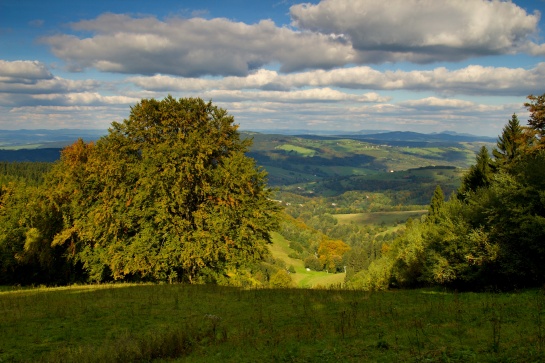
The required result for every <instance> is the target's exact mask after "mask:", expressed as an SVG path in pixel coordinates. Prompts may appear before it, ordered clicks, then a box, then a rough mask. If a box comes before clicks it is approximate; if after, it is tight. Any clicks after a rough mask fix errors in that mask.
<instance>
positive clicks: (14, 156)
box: [0, 148, 61, 162]
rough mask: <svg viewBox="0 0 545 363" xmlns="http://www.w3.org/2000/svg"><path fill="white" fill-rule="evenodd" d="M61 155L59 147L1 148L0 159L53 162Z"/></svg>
mask: <svg viewBox="0 0 545 363" xmlns="http://www.w3.org/2000/svg"><path fill="white" fill-rule="evenodd" d="M60 156H61V149H60V148H46V149H19V150H1V149H0V161H43V162H53V161H56V160H59V158H60Z"/></svg>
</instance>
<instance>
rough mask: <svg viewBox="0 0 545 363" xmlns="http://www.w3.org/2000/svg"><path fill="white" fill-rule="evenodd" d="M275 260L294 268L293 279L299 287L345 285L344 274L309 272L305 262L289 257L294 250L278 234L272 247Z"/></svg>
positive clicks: (274, 235) (274, 237)
mask: <svg viewBox="0 0 545 363" xmlns="http://www.w3.org/2000/svg"><path fill="white" fill-rule="evenodd" d="M270 249H271V253H272V255H273V257H274V258H277V259H280V260H283V261H284V262H286V266H288V267H289V266H293V267H294V268H295V273H294V274H291V275H290V276H291V278H292V280H293V282H294V284H295V286H297V287H302V288H312V287H330V286H340V285H341V284H343V283H344V277H345V274H344V273H327V272H325V271H307V270H306V269H305V265H304V262H303V261H302V260H298V259H295V258H291V257H289V256H288V254H289V253H290V252H292V250H291V249H290V247H289V241H287V240H286V239H285V238H284V237H282V236H281V235H280V234H278V233H273V244H272V245H271V246H270Z"/></svg>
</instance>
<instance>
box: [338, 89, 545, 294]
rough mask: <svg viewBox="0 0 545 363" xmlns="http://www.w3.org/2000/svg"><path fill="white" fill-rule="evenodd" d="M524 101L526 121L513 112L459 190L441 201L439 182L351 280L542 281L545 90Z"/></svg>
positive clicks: (367, 284) (477, 284)
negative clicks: (425, 203)
mask: <svg viewBox="0 0 545 363" xmlns="http://www.w3.org/2000/svg"><path fill="white" fill-rule="evenodd" d="M528 100H529V102H527V103H525V107H526V108H527V109H528V110H529V112H530V119H529V120H528V123H527V125H525V126H523V125H521V124H520V122H519V120H518V116H517V115H516V114H513V115H512V117H511V119H510V120H509V121H508V123H507V124H506V125H505V127H504V128H503V131H502V134H501V135H500V136H499V138H498V141H497V145H496V147H495V148H494V149H493V150H492V153H490V152H489V151H488V149H487V148H486V147H483V148H482V149H481V150H480V152H479V153H478V154H477V156H476V162H475V164H474V165H473V166H471V168H470V169H469V170H468V171H467V172H466V173H465V174H464V176H463V178H462V183H461V186H460V188H459V189H458V190H457V192H456V193H453V194H452V195H451V196H450V197H449V198H448V200H445V196H444V194H443V191H442V190H441V188H440V187H437V188H436V190H435V192H434V195H433V198H432V200H431V204H430V206H429V213H428V215H427V217H426V218H423V219H422V220H409V221H408V222H407V224H406V227H405V231H404V233H403V234H402V235H401V236H400V237H398V238H396V239H395V240H394V241H393V243H392V244H391V246H389V247H390V248H389V251H388V252H387V253H384V254H383V255H382V256H381V257H380V258H379V259H377V260H375V261H373V262H371V264H370V265H369V266H368V267H367V268H365V269H362V270H361V271H358V272H357V273H356V274H355V275H354V276H353V277H352V278H351V279H350V280H349V281H348V283H349V285H351V286H354V287H360V288H365V289H369V290H380V289H386V288H388V287H392V286H397V287H418V286H429V285H441V286H447V287H453V288H458V289H490V288H492V289H505V288H507V289H512V288H519V287H527V286H539V285H542V284H543V283H544V282H545V178H543V171H544V170H545V94H544V95H541V96H533V95H530V96H528Z"/></svg>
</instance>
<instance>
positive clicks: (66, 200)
mask: <svg viewBox="0 0 545 363" xmlns="http://www.w3.org/2000/svg"><path fill="white" fill-rule="evenodd" d="M233 122H234V119H233V117H232V116H229V115H228V114H227V112H226V111H225V110H223V109H220V108H218V107H216V106H213V105H212V104H211V103H205V102H204V101H202V100H201V99H180V100H175V99H174V98H172V97H167V98H165V99H164V100H162V101H157V100H153V99H151V100H142V101H141V102H140V103H138V104H137V105H135V106H134V107H132V108H131V113H130V115H129V118H128V119H126V120H124V121H123V122H122V123H117V122H114V123H112V127H111V129H110V130H109V134H108V135H107V136H104V137H103V138H101V139H100V140H99V141H98V142H97V143H96V144H93V143H89V144H86V143H84V142H83V141H82V140H79V141H77V142H76V143H74V144H73V145H71V146H69V147H67V148H66V149H64V150H63V152H62V154H61V159H60V161H59V162H58V163H56V165H55V166H54V168H53V169H52V171H51V172H50V173H49V175H48V176H47V178H46V183H45V185H43V186H42V187H41V189H40V192H38V193H37V195H39V196H40V197H39V198H38V197H34V196H30V195H29V196H28V198H30V200H33V201H35V203H38V202H39V203H41V204H40V205H39V207H40V208H42V209H36V210H33V212H34V213H37V214H38V215H40V216H41V217H40V218H39V223H38V222H32V223H28V224H23V225H22V227H20V228H17V229H15V232H13V233H18V237H17V238H16V242H10V243H15V244H16V245H17V246H18V248H19V249H23V250H24V253H23V254H22V255H21V256H25V259H24V261H27V260H28V258H34V259H36V260H37V261H40V264H42V265H43V261H45V260H44V258H45V257H44V256H46V255H47V253H49V252H48V251H49V250H48V249H51V248H53V249H55V250H58V249H60V250H62V251H63V253H64V256H65V258H64V260H65V261H71V262H72V263H73V265H74V266H80V267H82V268H83V272H84V273H85V274H87V275H88V276H89V278H90V279H91V280H94V281H107V280H111V279H114V280H122V279H125V280H154V281H171V282H172V281H189V282H198V281H201V280H202V279H201V278H200V277H199V276H200V275H201V272H202V273H203V274H204V275H205V276H207V277H206V278H205V280H207V281H209V280H210V279H211V280H212V281H218V280H222V281H223V280H224V279H225V278H224V277H223V276H225V275H226V274H227V273H228V272H229V271H237V270H239V269H240V268H242V267H243V266H245V265H247V264H252V263H253V262H256V261H260V260H263V258H264V257H265V256H267V254H268V249H267V244H268V243H270V235H269V233H270V231H272V230H273V229H275V228H276V226H277V213H278V211H279V206H278V205H277V204H276V203H275V202H273V201H271V200H270V191H269V190H268V189H267V187H266V174H265V172H264V171H262V170H261V169H259V168H257V167H256V165H255V162H254V160H252V159H250V158H248V157H246V156H245V152H247V151H248V147H249V146H250V144H251V141H249V140H241V139H240V137H239V134H238V131H237V125H234V124H233ZM22 193H25V192H24V191H22ZM42 205H43V207H42ZM44 211H45V212H44ZM47 211H51V213H53V214H54V215H52V216H49V215H48V214H47V213H48V212H47ZM9 214H10V215H11V214H13V213H9ZM14 218H15V217H14ZM51 218H55V220H54V223H46V222H48V221H49V220H50V219H51ZM13 223H16V222H13ZM19 225H21V224H20V223H19ZM2 226H3V227H7V224H2ZM6 238H7V237H6ZM10 241H13V239H12V240H10ZM6 243H7V242H6ZM50 246H51V247H50ZM0 247H1V246H0ZM16 253H18V252H16ZM20 260H21V261H23V259H22V257H21V258H20Z"/></svg>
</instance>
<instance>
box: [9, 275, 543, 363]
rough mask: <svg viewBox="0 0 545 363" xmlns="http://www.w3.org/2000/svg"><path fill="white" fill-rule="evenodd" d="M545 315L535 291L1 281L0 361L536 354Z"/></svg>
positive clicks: (482, 358) (485, 358)
mask: <svg viewBox="0 0 545 363" xmlns="http://www.w3.org/2000/svg"><path fill="white" fill-rule="evenodd" d="M544 314H545V295H544V294H543V292H542V291H537V290H529V291H524V292H519V293H511V294H507V293H505V294H498V293H451V292H446V291H441V290H406V291H391V292H380V293H371V292H363V291H355V290H335V289H318V290H316V289H279V290H272V289H258V290H243V289H239V288H227V287H221V286H215V285H131V284H119V285H91V286H72V287H64V288H38V289H16V288H11V289H6V288H5V289H3V291H2V292H0V361H2V362H18V361H26V362H36V361H43V362H78V363H83V362H135V361H139V362H149V361H157V362H166V361H169V362H174V361H180V362H181V361H183V362H392V361H399V362H540V361H543V359H545V355H544V350H545V322H544V320H543V318H544V316H545V315H544Z"/></svg>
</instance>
